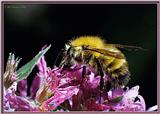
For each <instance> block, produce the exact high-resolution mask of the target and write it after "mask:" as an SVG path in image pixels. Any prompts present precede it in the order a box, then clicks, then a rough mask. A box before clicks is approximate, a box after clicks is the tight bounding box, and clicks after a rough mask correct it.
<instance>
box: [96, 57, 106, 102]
mask: <svg viewBox="0 0 160 114" xmlns="http://www.w3.org/2000/svg"><path fill="white" fill-rule="evenodd" d="M95 60H96V63H97V68H98V72H99V74H100V76H101V79H100V100H99V104H101V97H102V91H103V88H104V79H103V77H104V72H103V68H102V66H101V63H100V61H99V60H98V59H97V58H95Z"/></svg>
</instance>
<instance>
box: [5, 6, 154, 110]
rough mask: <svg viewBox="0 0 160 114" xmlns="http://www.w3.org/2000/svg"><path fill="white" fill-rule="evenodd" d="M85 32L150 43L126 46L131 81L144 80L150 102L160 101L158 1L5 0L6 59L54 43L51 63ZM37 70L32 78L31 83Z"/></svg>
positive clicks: (113, 39)
mask: <svg viewBox="0 0 160 114" xmlns="http://www.w3.org/2000/svg"><path fill="white" fill-rule="evenodd" d="M81 35H98V36H101V37H102V38H104V39H105V40H106V41H107V42H109V43H118V44H125V45H134V46H141V47H143V48H145V49H147V50H148V51H142V50H139V51H126V50H123V49H122V51H123V52H124V53H125V55H126V58H127V60H128V62H129V69H130V71H131V80H130V82H129V84H128V86H129V87H133V86H135V85H140V94H141V95H142V96H143V97H144V98H145V101H146V105H147V108H148V107H150V106H153V105H156V104H157V4H45V5H44V4H7V3H6V4H5V5H4V64H5V63H6V60H7V57H8V54H9V52H14V53H15V54H16V56H19V57H22V58H23V59H22V61H21V62H20V66H22V65H23V64H25V63H26V62H28V61H29V60H30V59H31V58H32V57H34V56H35V55H36V54H37V53H38V51H39V50H40V49H41V47H43V46H44V45H45V44H52V48H51V49H50V50H49V51H48V52H47V54H46V60H47V62H48V66H50V67H52V66H53V62H54V60H55V58H56V56H57V54H58V52H59V51H60V49H62V48H63V47H64V44H65V43H66V42H67V41H68V40H70V39H72V38H74V37H77V36H81ZM36 71H37V69H36V68H35V69H34V71H33V73H32V74H31V76H30V77H29V78H28V83H29V84H30V82H31V80H32V79H33V76H34V75H35V74H36Z"/></svg>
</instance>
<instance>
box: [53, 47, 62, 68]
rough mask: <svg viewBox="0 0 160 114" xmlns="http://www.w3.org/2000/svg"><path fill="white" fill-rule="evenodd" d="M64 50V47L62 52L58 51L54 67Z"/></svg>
mask: <svg viewBox="0 0 160 114" xmlns="http://www.w3.org/2000/svg"><path fill="white" fill-rule="evenodd" d="M63 51H64V49H61V50H60V52H59V53H58V55H57V57H56V59H55V61H54V64H53V67H55V65H56V64H57V61H58V59H59V57H60V55H61V54H62V52H63Z"/></svg>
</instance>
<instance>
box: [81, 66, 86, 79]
mask: <svg viewBox="0 0 160 114" xmlns="http://www.w3.org/2000/svg"><path fill="white" fill-rule="evenodd" d="M85 76H86V66H85V65H83V67H82V80H83V79H84V78H85Z"/></svg>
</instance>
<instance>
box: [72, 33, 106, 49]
mask: <svg viewBox="0 0 160 114" xmlns="http://www.w3.org/2000/svg"><path fill="white" fill-rule="evenodd" d="M104 44H105V43H104V40H102V39H101V38H100V37H98V36H81V37H78V38H75V39H73V40H72V41H71V45H72V46H82V45H86V46H87V45H89V46H91V47H94V48H101V49H103V48H104Z"/></svg>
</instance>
